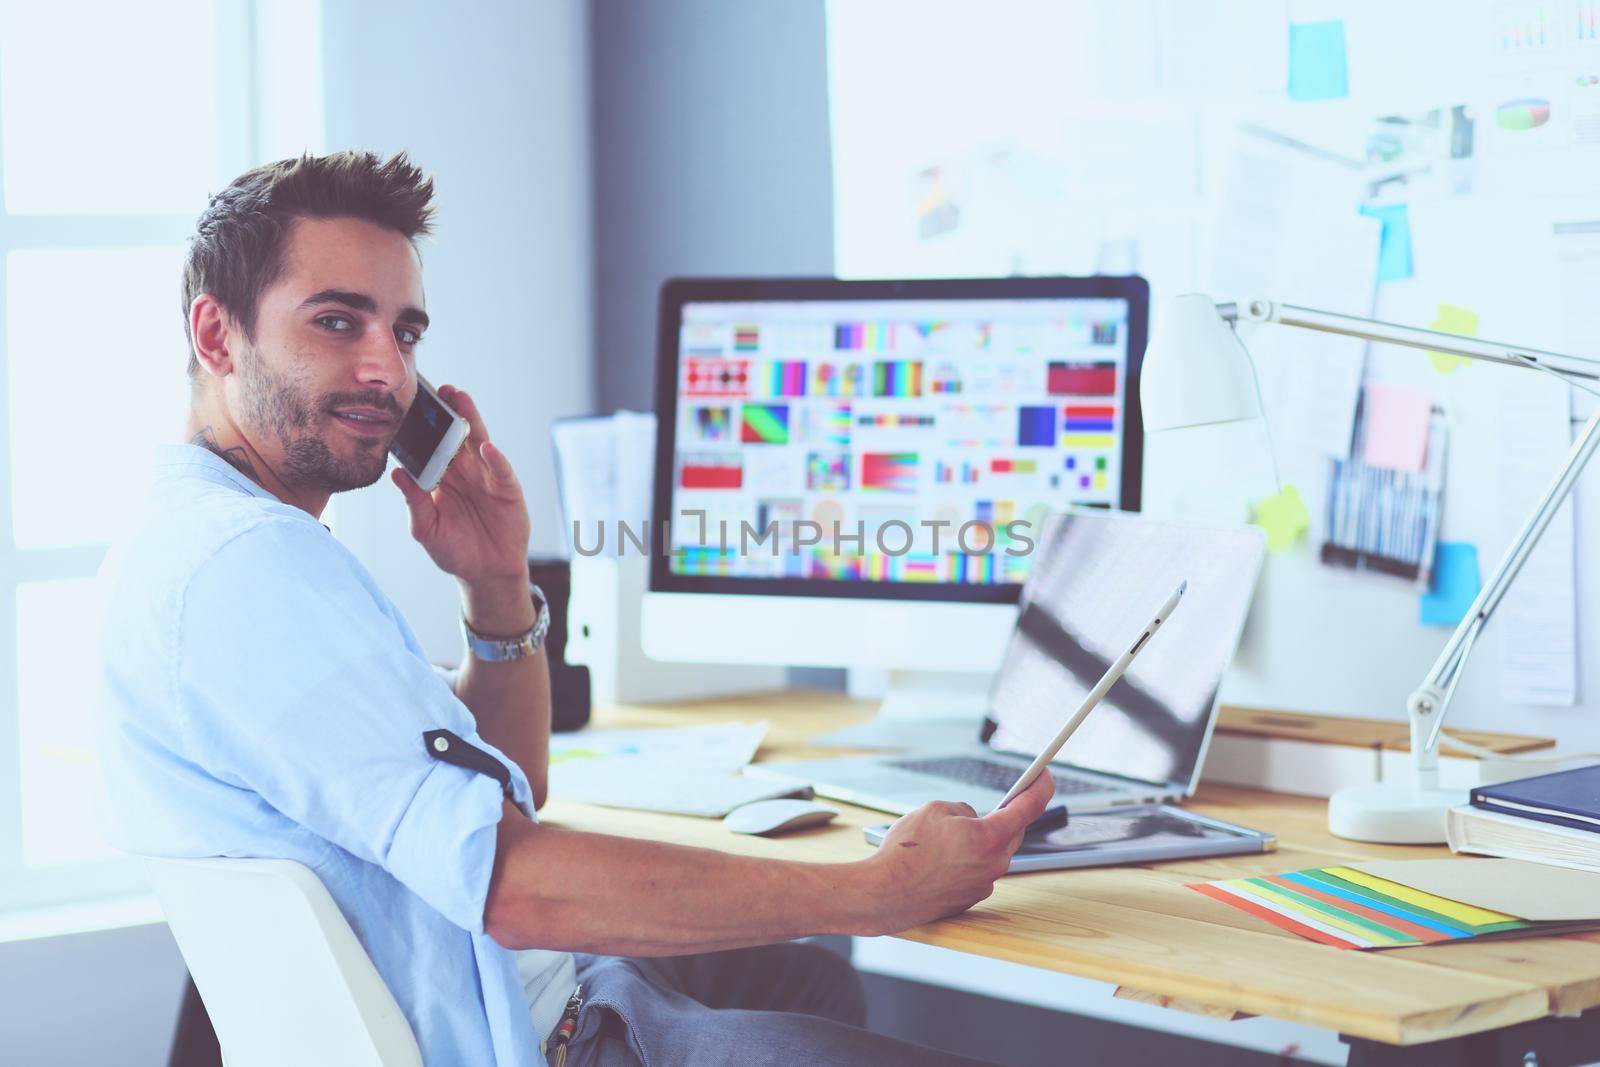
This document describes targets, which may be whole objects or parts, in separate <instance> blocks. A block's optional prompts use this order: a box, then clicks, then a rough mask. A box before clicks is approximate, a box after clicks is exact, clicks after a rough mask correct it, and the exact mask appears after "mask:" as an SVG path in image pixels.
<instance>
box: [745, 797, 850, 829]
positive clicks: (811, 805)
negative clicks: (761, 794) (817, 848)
mask: <svg viewBox="0 0 1600 1067" xmlns="http://www.w3.org/2000/svg"><path fill="white" fill-rule="evenodd" d="M838 814H839V813H838V812H837V811H835V810H834V809H833V808H830V807H828V806H827V805H826V804H818V803H817V802H816V801H814V800H758V801H756V802H755V803H754V804H746V805H744V806H743V807H740V808H734V809H733V810H732V811H730V812H728V814H727V815H725V816H723V818H722V825H724V826H726V827H727V828H728V829H730V830H732V831H733V832H734V833H736V834H781V833H784V832H786V831H789V830H799V829H802V828H804V827H807V826H821V825H822V824H823V823H826V822H832V821H833V818H834V816H836V815H838Z"/></svg>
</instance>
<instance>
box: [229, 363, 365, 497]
mask: <svg viewBox="0 0 1600 1067" xmlns="http://www.w3.org/2000/svg"><path fill="white" fill-rule="evenodd" d="M240 373H241V378H242V379H243V380H242V383H241V384H243V385H244V400H245V418H246V420H247V421H248V423H249V425H250V430H251V433H252V435H270V436H272V437H274V438H276V439H277V441H278V443H279V444H280V445H281V446H282V448H283V459H282V461H281V464H280V466H279V467H278V470H277V471H276V473H277V475H278V477H279V478H280V479H282V480H283V481H284V482H286V483H287V484H289V485H292V486H294V487H296V488H299V489H312V490H317V491H319V492H327V493H343V492H347V491H349V490H351V489H364V488H366V487H367V486H369V485H371V484H372V483H374V482H376V481H377V480H378V479H379V478H381V477H383V472H384V469H385V467H387V466H388V452H387V448H386V447H380V446H379V445H376V444H375V445H371V446H363V445H357V446H356V447H355V449H354V450H353V452H352V454H351V455H350V456H349V457H343V456H340V455H338V454H337V453H335V452H334V450H333V449H332V448H330V447H329V446H328V442H327V441H326V440H325V439H324V438H323V437H322V436H321V434H320V432H319V428H320V426H321V424H322V423H323V422H324V420H326V419H330V418H332V417H333V416H332V414H331V410H332V408H333V407H334V406H335V405H336V404H339V403H358V404H371V405H373V406H375V407H385V406H387V407H391V408H392V407H394V406H395V405H394V400H393V399H392V398H390V399H389V400H388V401H387V402H385V400H384V399H382V398H381V397H377V396H374V395H371V394H365V395H363V394H354V393H351V394H337V395H331V396H325V397H317V396H314V395H312V394H311V392H310V390H309V389H308V388H307V387H306V386H305V385H304V384H303V383H302V382H299V381H296V380H295V379H294V378H292V377H290V376H288V375H281V374H278V373H276V372H275V371H273V370H272V369H271V368H269V367H267V366H266V361H265V360H263V359H262V357H261V353H260V351H259V350H255V351H252V352H250V353H249V354H248V356H247V357H246V358H245V359H243V360H241V361H240ZM382 444H383V445H385V446H386V445H387V442H383V443H382Z"/></svg>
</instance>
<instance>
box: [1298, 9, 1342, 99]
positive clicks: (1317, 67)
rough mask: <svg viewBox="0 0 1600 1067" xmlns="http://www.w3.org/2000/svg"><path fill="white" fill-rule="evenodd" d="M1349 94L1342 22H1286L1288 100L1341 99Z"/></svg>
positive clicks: (1334, 20) (1331, 20) (1336, 20)
mask: <svg viewBox="0 0 1600 1067" xmlns="http://www.w3.org/2000/svg"><path fill="white" fill-rule="evenodd" d="M1349 95H1350V66H1349V64H1348V63H1347V62H1346V61H1345V51H1344V21H1343V20H1342V19H1330V20H1328V21H1327V22H1291V23H1290V24H1289V99H1290V100H1342V99H1344V98H1345V97H1347V96H1349Z"/></svg>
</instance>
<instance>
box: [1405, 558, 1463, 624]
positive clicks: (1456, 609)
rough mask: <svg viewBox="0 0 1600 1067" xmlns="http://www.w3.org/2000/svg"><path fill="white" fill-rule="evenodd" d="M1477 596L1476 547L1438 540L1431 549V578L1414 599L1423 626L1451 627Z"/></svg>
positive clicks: (1457, 621)
mask: <svg viewBox="0 0 1600 1067" xmlns="http://www.w3.org/2000/svg"><path fill="white" fill-rule="evenodd" d="M1477 595H1478V546H1476V545H1472V544H1468V543H1467V542H1465V541H1440V542H1439V545H1438V547H1437V548H1435V549H1434V552H1433V581H1432V582H1431V583H1429V587H1428V591H1427V592H1426V593H1423V594H1422V596H1421V598H1420V599H1419V600H1418V602H1417V606H1418V609H1419V610H1418V613H1417V614H1418V618H1417V621H1418V622H1420V623H1421V624H1422V625H1424V626H1449V627H1454V626H1455V625H1456V624H1458V623H1459V622H1460V621H1461V619H1462V617H1463V616H1465V615H1466V613H1467V609H1468V608H1470V607H1472V601H1473V600H1474V599H1475V598H1476V597H1477Z"/></svg>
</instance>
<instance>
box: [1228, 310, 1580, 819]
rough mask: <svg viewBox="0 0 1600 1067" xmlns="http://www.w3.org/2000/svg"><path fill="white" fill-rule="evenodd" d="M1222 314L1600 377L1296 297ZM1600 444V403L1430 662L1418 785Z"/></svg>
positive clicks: (1432, 772)
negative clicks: (1476, 648) (1493, 623)
mask: <svg viewBox="0 0 1600 1067" xmlns="http://www.w3.org/2000/svg"><path fill="white" fill-rule="evenodd" d="M1217 313H1218V314H1219V315H1221V316H1222V318H1223V319H1224V320H1226V321H1244V322H1262V323H1278V324H1281V325H1284V326H1299V327H1301V328H1303V329H1308V330H1319V331H1321V332H1323V333H1333V334H1340V335H1343V336H1346V337H1359V338H1363V339H1365V340H1368V341H1382V342H1386V343H1388V344H1397V345H1405V346H1407V347H1410V348H1420V349H1424V350H1428V351H1434V352H1444V353H1448V354H1450V355H1455V356H1465V357H1467V358H1468V359H1480V360H1485V361H1487V362H1490V363H1501V364H1504V365H1505V366H1508V367H1521V368H1523V369H1525V370H1544V371H1546V372H1547V373H1554V374H1558V375H1560V376H1562V377H1564V378H1569V379H1579V380H1583V381H1588V382H1595V381H1600V360H1593V359H1588V358H1586V357H1583V356H1572V355H1566V354H1564V353H1560V352H1546V351H1543V350H1541V349H1536V348H1523V347H1521V346H1520V345H1507V344H1500V343H1499V342H1495V341H1485V340H1480V339H1478V338H1476V337H1461V336H1459V335H1457V334H1452V333H1441V332H1439V331H1437V330H1423V329H1418V328H1416V327H1414V326H1401V325H1398V324H1396V323H1390V322H1380V321H1378V320H1376V319H1366V318H1361V317H1359V316H1356V315H1341V314H1339V313H1337V312H1332V311H1319V310H1317V309H1315V308H1303V307H1298V306H1296V305H1294V304H1280V303H1276V302H1274V301H1271V300H1260V299H1252V300H1246V301H1242V302H1240V303H1236V304H1219V305H1217ZM1596 447H1600V408H1596V409H1595V411H1594V413H1593V414H1592V415H1590V416H1589V419H1588V421H1587V422H1585V423H1584V426H1583V430H1582V431H1581V432H1580V433H1579V434H1578V439H1577V440H1576V441H1574V442H1573V443H1572V447H1571V448H1570V449H1568V450H1567V455H1566V458H1565V459H1564V460H1563V461H1562V464H1561V468H1560V470H1558V471H1557V472H1556V476H1555V478H1554V479H1552V480H1551V482H1550V485H1549V486H1548V487H1547V488H1546V489H1545V491H1544V495H1543V496H1541V497H1540V498H1539V503H1538V505H1537V506H1536V507H1535V508H1534V510H1533V513H1532V514H1531V515H1529V516H1528V518H1527V519H1526V520H1525V521H1524V522H1523V524H1522V528H1521V529H1520V530H1518V531H1517V535H1516V537H1515V538H1513V540H1512V542H1511V545H1510V547H1509V548H1507V549H1506V551H1505V554H1504V555H1503V556H1501V558H1500V562H1499V563H1497V564H1496V565H1495V569H1494V573H1492V574H1491V575H1489V578H1488V580H1487V581H1486V582H1484V584H1483V588H1481V589H1480V590H1479V591H1478V595H1477V597H1476V598H1475V599H1474V600H1473V602H1472V606H1471V607H1470V608H1468V609H1467V613H1466V615H1465V616H1464V617H1463V618H1462V619H1461V622H1460V623H1459V624H1458V625H1457V626H1456V629H1455V632H1454V633H1452V634H1451V635H1450V640H1449V641H1447V642H1446V643H1445V646H1444V649H1443V651H1441V652H1440V653H1439V658H1438V659H1436V660H1435V661H1434V663H1433V666H1432V667H1431V668H1429V670H1428V673H1427V675H1426V676H1425V677H1424V678H1423V680H1422V684H1421V685H1419V686H1418V687H1417V688H1416V689H1415V690H1414V691H1413V692H1412V694H1411V696H1410V698H1409V699H1408V700H1407V701H1406V710H1407V712H1408V713H1409V715H1410V719H1411V756H1412V768H1413V772H1414V779H1415V781H1414V784H1415V786H1416V788H1417V789H1418V790H1419V791H1423V790H1432V789H1436V788H1437V787H1438V784H1439V781H1438V780H1439V747H1438V746H1439V731H1440V729H1441V728H1442V727H1443V725H1444V717H1445V712H1446V710H1447V709H1448V708H1449V706H1450V701H1451V698H1452V697H1454V696H1455V691H1456V686H1457V684H1458V683H1459V682H1460V681H1461V675H1462V672H1463V670H1464V669H1465V667H1466V662H1467V657H1468V656H1469V655H1471V653H1472V646H1473V645H1474V644H1475V643H1476V642H1477V640H1478V636H1479V634H1481V633H1482V632H1483V628H1484V625H1485V624H1487V623H1488V621H1489V617H1490V616H1491V615H1492V614H1494V610H1495V609H1496V608H1497V607H1499V606H1500V601H1501V600H1502V599H1504V597H1505V594H1506V591H1507V590H1509V589H1510V588H1511V583H1512V582H1514V581H1516V578H1517V575H1518V574H1519V573H1520V572H1521V571H1522V565H1523V564H1524V563H1526V562H1527V561H1528V556H1529V554H1530V553H1532V552H1533V549H1534V546H1535V545H1537V544H1538V543H1539V539H1540V538H1541V537H1543V536H1544V532H1545V529H1546V528H1547V527H1548V526H1549V525H1550V520H1551V519H1553V518H1555V515H1556V512H1558V511H1559V510H1560V509H1561V505H1562V504H1563V503H1564V502H1565V501H1566V499H1567V497H1568V496H1569V495H1570V494H1571V492H1572V487H1573V485H1574V484H1575V483H1576V482H1577V480H1578V475H1580V474H1581V473H1582V472H1583V469H1584V467H1585V466H1587V465H1588V463H1589V460H1590V458H1592V457H1593V455H1594V452H1595V449H1596Z"/></svg>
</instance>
